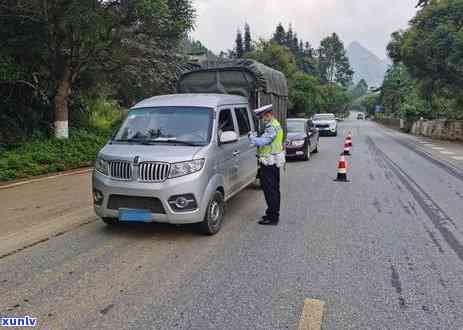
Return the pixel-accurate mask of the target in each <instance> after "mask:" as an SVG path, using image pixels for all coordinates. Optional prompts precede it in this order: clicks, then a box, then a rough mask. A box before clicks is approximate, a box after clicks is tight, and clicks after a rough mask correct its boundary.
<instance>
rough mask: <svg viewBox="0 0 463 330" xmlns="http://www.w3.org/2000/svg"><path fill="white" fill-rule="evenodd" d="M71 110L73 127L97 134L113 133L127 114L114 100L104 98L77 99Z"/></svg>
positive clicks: (86, 97) (87, 97)
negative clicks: (72, 110) (72, 112)
mask: <svg viewBox="0 0 463 330" xmlns="http://www.w3.org/2000/svg"><path fill="white" fill-rule="evenodd" d="M73 108H74V109H75V112H74V114H73V116H72V118H71V124H72V126H73V127H79V128H83V129H86V130H91V131H99V132H112V131H114V129H115V128H116V127H117V126H119V125H120V124H121V122H122V120H123V119H124V118H125V116H126V113H127V111H126V110H124V109H123V108H121V107H120V106H119V104H118V103H117V101H116V100H114V99H111V98H108V97H105V96H82V97H77V98H76V99H75V100H74V102H73Z"/></svg>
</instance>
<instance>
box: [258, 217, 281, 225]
mask: <svg viewBox="0 0 463 330" xmlns="http://www.w3.org/2000/svg"><path fill="white" fill-rule="evenodd" d="M259 225H263V226H277V225H278V220H273V219H269V218H265V219H262V220H261V221H259Z"/></svg>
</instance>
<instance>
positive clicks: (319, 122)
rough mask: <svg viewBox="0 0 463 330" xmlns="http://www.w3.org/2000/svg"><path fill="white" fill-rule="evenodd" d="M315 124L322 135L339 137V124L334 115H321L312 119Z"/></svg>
mask: <svg viewBox="0 0 463 330" xmlns="http://www.w3.org/2000/svg"><path fill="white" fill-rule="evenodd" d="M312 121H313V124H314V125H315V127H316V128H318V130H319V132H320V135H331V136H337V135H338V122H337V121H336V116H335V115H334V114H332V113H320V114H316V115H315V116H313V117H312Z"/></svg>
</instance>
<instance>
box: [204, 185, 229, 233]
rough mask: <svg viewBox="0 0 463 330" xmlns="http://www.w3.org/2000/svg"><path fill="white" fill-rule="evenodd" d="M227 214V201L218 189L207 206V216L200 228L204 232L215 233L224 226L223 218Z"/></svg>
mask: <svg viewBox="0 0 463 330" xmlns="http://www.w3.org/2000/svg"><path fill="white" fill-rule="evenodd" d="M224 215H225V202H224V200H223V196H222V193H220V192H219V191H216V192H215V193H214V194H213V195H212V197H211V200H210V201H209V204H208V206H207V212H206V216H205V218H204V220H203V222H201V223H200V224H199V229H200V230H201V232H202V233H203V234H206V235H211V236H212V235H215V234H217V233H218V232H219V231H220V228H222V224H223V219H224Z"/></svg>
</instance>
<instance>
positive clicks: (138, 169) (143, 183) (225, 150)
mask: <svg viewBox="0 0 463 330" xmlns="http://www.w3.org/2000/svg"><path fill="white" fill-rule="evenodd" d="M254 123H255V122H254V117H253V114H252V112H251V109H249V103H248V100H247V99H246V98H244V97H241V96H234V95H222V94H177V95H165V96H157V97H153V98H150V99H147V100H144V101H142V102H140V103H138V104H137V105H135V106H134V107H133V108H132V109H131V110H130V111H129V114H128V117H127V119H126V120H125V122H124V123H123V124H122V126H121V127H120V129H119V130H118V131H117V133H116V134H115V135H114V136H113V138H112V139H111V141H109V142H108V143H107V144H106V146H105V147H104V148H103V149H102V150H101V151H100V152H99V154H98V157H97V160H96V164H95V170H94V172H93V199H94V207H95V212H96V214H97V215H98V216H99V217H100V218H101V219H102V220H103V221H104V222H105V223H107V224H109V225H114V224H117V223H119V222H162V223H171V224H189V223H199V226H200V228H201V230H202V231H203V232H204V233H206V234H209V235H213V234H215V233H217V232H218V231H219V230H220V228H221V226H222V222H223V219H224V210H225V208H224V203H225V202H226V201H227V200H228V199H230V198H231V197H232V196H233V195H235V194H236V193H238V192H239V191H241V190H242V189H244V188H245V187H246V186H248V185H249V184H251V183H253V182H254V180H255V178H256V174H257V161H256V148H255V147H254V146H252V145H251V144H250V142H249V139H248V133H249V132H253V131H255V127H254Z"/></svg>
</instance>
